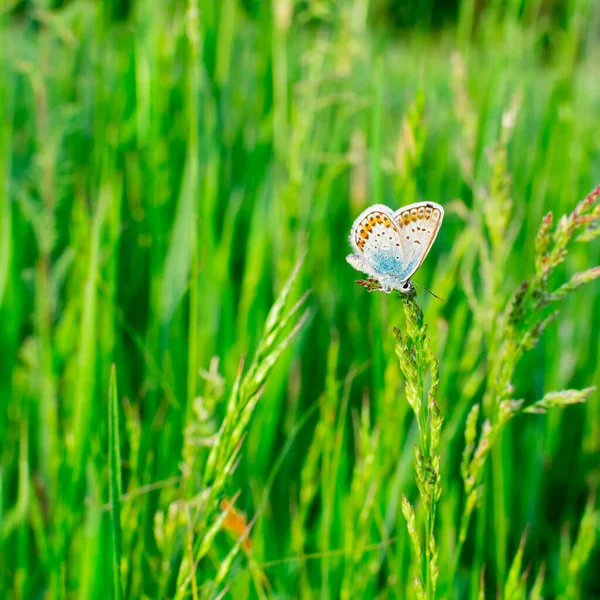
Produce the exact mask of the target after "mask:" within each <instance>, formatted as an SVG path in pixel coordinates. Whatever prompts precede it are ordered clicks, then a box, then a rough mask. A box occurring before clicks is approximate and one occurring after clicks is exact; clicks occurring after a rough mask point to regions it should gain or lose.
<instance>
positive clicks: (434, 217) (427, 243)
mask: <svg viewBox="0 0 600 600" xmlns="http://www.w3.org/2000/svg"><path fill="white" fill-rule="evenodd" d="M393 216H394V221H395V222H396V226H397V228H398V231H399V232H400V240H401V241H400V243H401V246H402V255H403V257H404V261H405V265H406V270H407V272H408V275H407V277H410V276H411V275H412V274H413V273H414V272H415V271H416V270H417V269H418V268H419V267H420V266H421V264H422V263H423V261H424V260H425V257H426V256H427V254H428V253H429V249H430V248H431V245H432V244H433V242H434V240H435V238H436V237H437V234H438V231H439V230H440V226H441V225H442V219H443V218H444V209H443V208H442V207H441V206H440V205H439V204H436V203H435V202H416V203H414V204H409V205H408V206H403V207H402V208H400V209H399V210H397V211H396V212H395V213H394V215H393Z"/></svg>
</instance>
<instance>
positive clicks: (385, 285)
mask: <svg viewBox="0 0 600 600" xmlns="http://www.w3.org/2000/svg"><path fill="white" fill-rule="evenodd" d="M443 218H444V209H443V208H442V207H441V206H440V205H439V204H436V203H435V202H416V203H415V204H409V205H408V206H404V207H402V208H400V209H399V210H397V211H396V212H394V211H393V210H391V209H390V208H388V207H387V206H384V205H383V204H374V205H373V206H371V207H369V208H367V210H365V211H363V212H362V213H361V214H360V215H359V216H358V217H357V219H356V220H355V221H354V223H353V225H352V229H351V230H350V244H351V245H352V247H353V248H354V254H349V255H348V256H347V257H346V260H347V261H348V262H349V263H350V264H351V265H352V266H353V267H354V268H355V269H356V270H357V271H361V272H363V273H366V274H367V275H369V276H370V277H373V278H374V279H376V280H377V281H378V282H379V284H380V285H381V289H382V291H384V292H386V293H388V294H389V293H390V292H391V291H392V290H398V291H400V292H402V293H404V294H408V293H410V292H411V291H412V282H411V281H410V278H411V277H412V276H413V275H414V273H415V272H416V270H417V269H418V268H419V267H420V266H421V264H422V263H423V261H424V260H425V257H426V256H427V254H428V253H429V249H430V248H431V246H432V244H433V242H434V240H435V238H436V236H437V234H438V231H439V230H440V227H441V225H442V219H443Z"/></svg>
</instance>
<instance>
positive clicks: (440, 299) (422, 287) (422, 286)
mask: <svg viewBox="0 0 600 600" xmlns="http://www.w3.org/2000/svg"><path fill="white" fill-rule="evenodd" d="M413 283H414V284H415V285H418V286H419V287H420V288H421V289H423V290H425V291H426V292H429V293H430V294H431V295H432V296H433V297H434V298H437V299H438V300H439V301H440V302H443V303H444V304H445V303H446V301H445V300H443V299H442V298H440V297H439V296H436V295H435V294H434V293H433V292H432V291H431V290H428V289H427V288H426V287H425V286H424V285H421V284H420V283H417V282H416V281H413Z"/></svg>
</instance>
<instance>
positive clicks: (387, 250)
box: [348, 204, 406, 279]
mask: <svg viewBox="0 0 600 600" xmlns="http://www.w3.org/2000/svg"><path fill="white" fill-rule="evenodd" d="M350 241H351V243H352V245H353V246H354V248H355V249H356V250H357V255H358V256H357V257H356V258H354V259H351V258H350V257H348V262H350V264H352V266H354V267H355V268H358V269H359V270H361V271H363V272H364V273H368V274H370V275H394V276H396V277H399V278H400V279H403V278H404V275H405V271H406V268H405V257H404V255H403V244H402V240H401V233H400V229H399V228H398V225H397V224H396V221H395V219H394V213H393V211H392V210H391V209H389V208H388V207H387V206H383V205H382V204H375V205H373V206H371V207H369V208H368V209H367V210H365V211H364V212H363V213H361V214H360V215H359V216H358V218H357V219H356V220H355V221H354V224H353V225H352V230H351V233H350ZM359 262H362V264H363V265H367V266H368V268H361V267H358V266H357V265H358V263H359Z"/></svg>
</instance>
